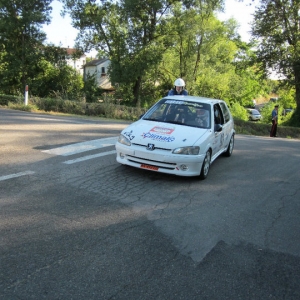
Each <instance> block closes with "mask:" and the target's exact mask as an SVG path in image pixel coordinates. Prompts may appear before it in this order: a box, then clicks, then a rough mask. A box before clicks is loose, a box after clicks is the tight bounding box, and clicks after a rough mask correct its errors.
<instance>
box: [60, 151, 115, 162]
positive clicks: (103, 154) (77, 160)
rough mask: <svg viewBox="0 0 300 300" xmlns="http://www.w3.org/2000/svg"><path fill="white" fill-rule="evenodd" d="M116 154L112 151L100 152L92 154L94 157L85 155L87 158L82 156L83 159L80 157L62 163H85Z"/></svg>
mask: <svg viewBox="0 0 300 300" xmlns="http://www.w3.org/2000/svg"><path fill="white" fill-rule="evenodd" d="M116 152H117V151H116V150H112V151H107V152H102V153H98V154H94V155H87V156H83V157H80V158H76V159H71V160H67V161H64V162H63V163H64V164H67V165H70V164H74V163H77V162H81V161H85V160H88V159H92V158H96V157H101V156H106V155H110V154H115V153H116Z"/></svg>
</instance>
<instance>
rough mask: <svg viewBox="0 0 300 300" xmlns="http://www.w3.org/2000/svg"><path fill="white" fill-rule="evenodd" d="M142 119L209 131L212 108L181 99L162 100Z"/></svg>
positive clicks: (204, 104)
mask: <svg viewBox="0 0 300 300" xmlns="http://www.w3.org/2000/svg"><path fill="white" fill-rule="evenodd" d="M142 119H143V120H148V121H159V122H164V123H172V124H180V125H184V126H191V127H198V128H207V129H208V128H211V106H210V105H209V104H207V103H201V102H191V101H185V100H181V99H180V100H178V99H174V100H173V99H162V100H160V101H159V102H158V103H157V104H156V105H154V106H153V107H152V108H151V109H150V110H149V111H148V112H147V113H146V114H145V115H144V116H143V117H142Z"/></svg>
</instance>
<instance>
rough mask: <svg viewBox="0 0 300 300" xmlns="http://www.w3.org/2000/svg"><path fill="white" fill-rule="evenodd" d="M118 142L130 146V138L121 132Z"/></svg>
mask: <svg viewBox="0 0 300 300" xmlns="http://www.w3.org/2000/svg"><path fill="white" fill-rule="evenodd" d="M118 142H119V143H120V144H123V145H126V146H131V142H130V140H129V139H128V138H127V137H126V136H124V135H123V134H120V136H119V138H118Z"/></svg>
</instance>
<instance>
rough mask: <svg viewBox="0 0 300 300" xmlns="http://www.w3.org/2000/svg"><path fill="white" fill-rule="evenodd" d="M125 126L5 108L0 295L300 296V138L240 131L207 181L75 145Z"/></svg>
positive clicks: (0, 113)
mask: <svg viewBox="0 0 300 300" xmlns="http://www.w3.org/2000/svg"><path fill="white" fill-rule="evenodd" d="M126 124H127V123H126V122H113V121H107V120H100V119H99V120H95V119H94V120H86V119H82V118H81V119H79V118H69V117H62V116H61V117H55V116H44V115H38V114H31V113H24V112H16V111H11V110H5V109H0V136H1V140H0V299H5V300H6V299H8V300H10V299H13V300H14V299H18V300H19V299H24V300H25V299H300V259H299V256H300V234H299V232H300V219H299V214H300V184H299V183H300V168H299V165H300V163H299V162H300V155H299V149H300V141H299V140H288V139H281V138H278V139H271V138H268V137H265V138H264V137H255V136H244V135H237V136H236V141H235V149H234V152H233V155H232V157H230V158H225V157H220V158H218V159H217V160H216V161H215V162H214V163H213V165H212V167H211V170H210V173H209V176H208V178H207V179H206V180H204V181H200V180H199V179H197V178H180V177H174V176H168V175H164V174H159V173H155V172H150V171H145V170H138V169H134V168H127V167H125V166H121V165H119V164H117V162H116V160H115V154H110V151H113V150H114V146H113V145H111V144H110V143H108V142H107V143H106V144H107V145H106V144H105V143H104V144H103V145H102V146H101V147H99V148H95V149H93V148H88V147H87V146H86V144H79V143H82V142H88V143H89V142H91V141H95V140H98V139H105V138H111V137H116V136H117V135H118V133H119V132H120V131H121V129H122V128H124V127H125V126H126ZM68 145H72V146H74V149H75V148H78V146H79V145H81V147H83V145H84V147H87V149H85V150H82V152H76V151H74V153H73V154H70V155H68V156H67V155H65V156H64V155H61V154H60V155H57V154H53V153H54V152H55V151H53V149H65V148H63V147H64V146H68ZM51 151H52V152H51ZM57 151H58V150H57ZM55 153H57V152H55ZM100 155H103V156H100ZM83 158H85V159H86V160H83ZM22 174H23V175H22Z"/></svg>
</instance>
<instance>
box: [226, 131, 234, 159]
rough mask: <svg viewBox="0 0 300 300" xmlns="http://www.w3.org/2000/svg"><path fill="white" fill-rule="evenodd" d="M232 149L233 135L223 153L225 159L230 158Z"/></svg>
mask: <svg viewBox="0 0 300 300" xmlns="http://www.w3.org/2000/svg"><path fill="white" fill-rule="evenodd" d="M233 147H234V134H233V135H232V136H231V138H230V141H229V145H228V147H227V150H226V152H224V155H225V156H227V157H229V156H231V154H232V151H233Z"/></svg>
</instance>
